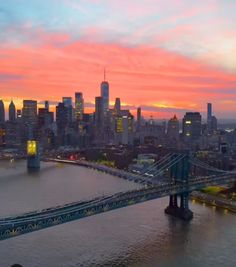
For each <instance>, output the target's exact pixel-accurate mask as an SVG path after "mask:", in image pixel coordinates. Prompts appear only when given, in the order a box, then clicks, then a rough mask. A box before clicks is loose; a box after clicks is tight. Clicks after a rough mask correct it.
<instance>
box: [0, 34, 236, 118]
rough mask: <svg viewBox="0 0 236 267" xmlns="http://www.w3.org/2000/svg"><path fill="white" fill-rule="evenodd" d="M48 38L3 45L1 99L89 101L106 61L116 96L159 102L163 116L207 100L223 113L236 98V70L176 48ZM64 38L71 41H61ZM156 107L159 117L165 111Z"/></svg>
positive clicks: (96, 90) (132, 101)
mask: <svg viewBox="0 0 236 267" xmlns="http://www.w3.org/2000/svg"><path fill="white" fill-rule="evenodd" d="M44 34H45V33H44ZM41 36H42V33H40V38H41ZM43 40H45V43H44V45H40V46H39V45H38V46H35V45H33V44H28V45H26V44H25V45H22V46H18V47H10V48H6V47H5V48H3V47H2V48H0V58H1V60H0V74H1V73H4V74H7V75H8V76H7V77H9V79H3V80H2V81H0V97H1V98H3V99H8V100H9V98H13V99H18V101H19V99H26V98H31V99H38V100H44V99H48V100H53V101H55V100H57V101H59V100H61V97H62V96H74V92H75V91H82V92H83V93H84V98H85V101H86V102H93V100H94V97H95V96H97V95H99V94H100V88H99V87H100V82H101V81H102V78H103V67H104V66H105V67H106V68H107V79H108V81H109V83H110V99H111V101H114V99H115V97H121V100H123V101H124V102H126V103H128V104H129V105H132V106H134V107H137V106H140V105H147V106H152V105H153V106H155V103H157V104H159V107H162V108H163V114H164V115H168V114H169V116H171V115H172V114H173V111H167V112H165V108H172V109H173V108H176V110H177V112H178V109H181V110H182V111H179V113H181V112H182V113H183V109H193V108H194V109H198V110H200V111H202V110H203V109H204V108H205V103H206V102H208V101H212V102H213V103H215V106H216V108H218V107H219V108H220V110H219V114H220V115H222V116H223V113H224V106H223V105H222V104H220V103H221V101H222V100H224V99H225V100H227V99H229V96H230V98H232V99H234V100H236V94H235V88H236V74H234V73H230V72H226V71H224V70H223V69H219V68H215V67H212V66H208V65H207V64H205V63H202V62H200V61H197V60H194V59H190V58H188V57H185V56H182V55H178V54H177V53H174V52H168V51H166V50H164V49H160V48H151V47H148V46H136V47H125V46H121V45H116V44H98V43H91V42H82V41H81V42H78V41H76V42H72V41H68V38H67V37H66V36H65V35H58V36H57V35H55V34H54V35H46V36H45V37H43ZM61 40H62V41H63V40H66V41H67V42H65V43H63V42H62V43H60V44H59V45H58V41H61ZM11 77H13V79H11ZM14 77H20V79H14ZM0 78H1V75H0ZM18 103H19V102H18ZM161 105H162V106H161ZM163 105H164V106H163ZM217 105H218V106H217ZM153 112H154V113H155V114H156V112H157V114H158V116H160V113H161V112H162V110H161V111H159V112H158V111H156V110H155V109H154V110H153ZM147 113H148V114H150V113H151V111H147ZM170 113H172V114H170Z"/></svg>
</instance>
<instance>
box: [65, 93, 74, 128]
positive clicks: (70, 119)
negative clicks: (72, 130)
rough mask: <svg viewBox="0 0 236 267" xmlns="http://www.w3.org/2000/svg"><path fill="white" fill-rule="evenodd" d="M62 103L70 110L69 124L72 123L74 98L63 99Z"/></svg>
mask: <svg viewBox="0 0 236 267" xmlns="http://www.w3.org/2000/svg"><path fill="white" fill-rule="evenodd" d="M62 102H63V103H64V105H65V107H67V109H68V119H69V123H71V122H72V115H73V106H72V105H73V104H72V97H68V96H66V97H62Z"/></svg>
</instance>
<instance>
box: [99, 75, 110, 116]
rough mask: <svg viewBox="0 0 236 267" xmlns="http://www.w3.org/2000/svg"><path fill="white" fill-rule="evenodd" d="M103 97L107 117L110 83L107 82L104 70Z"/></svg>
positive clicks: (104, 111)
mask: <svg viewBox="0 0 236 267" xmlns="http://www.w3.org/2000/svg"><path fill="white" fill-rule="evenodd" d="M101 97H102V99H103V113H104V116H105V117H106V116H107V112H108V110H109V83H108V82H107V81H106V72H105V70H104V81H103V82H102V83H101Z"/></svg>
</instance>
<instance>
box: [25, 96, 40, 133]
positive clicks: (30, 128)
mask: <svg viewBox="0 0 236 267" xmlns="http://www.w3.org/2000/svg"><path fill="white" fill-rule="evenodd" d="M22 122H23V125H24V127H25V128H24V131H25V133H24V137H25V138H33V137H34V134H35V133H34V131H35V129H36V126H37V122H38V119H37V101H35V100H23V109H22Z"/></svg>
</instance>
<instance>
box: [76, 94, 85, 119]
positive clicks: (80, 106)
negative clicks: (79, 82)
mask: <svg viewBox="0 0 236 267" xmlns="http://www.w3.org/2000/svg"><path fill="white" fill-rule="evenodd" d="M83 113H84V99H83V94H82V93H81V92H76V93H75V120H76V121H81V120H82V119H83Z"/></svg>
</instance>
